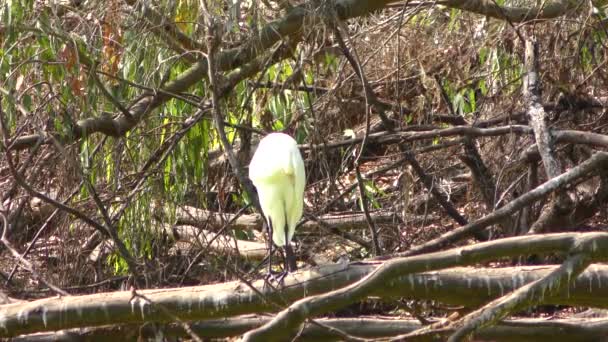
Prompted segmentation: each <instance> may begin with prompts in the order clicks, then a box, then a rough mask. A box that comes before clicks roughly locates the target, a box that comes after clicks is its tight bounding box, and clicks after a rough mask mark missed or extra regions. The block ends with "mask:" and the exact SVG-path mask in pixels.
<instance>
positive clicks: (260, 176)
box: [249, 133, 306, 247]
mask: <svg viewBox="0 0 608 342" xmlns="http://www.w3.org/2000/svg"><path fill="white" fill-rule="evenodd" d="M249 178H251V181H252V182H253V185H255V187H256V189H257V190H258V197H259V198H260V205H261V206H262V210H263V211H264V216H265V217H266V220H268V221H270V223H271V224H272V240H273V241H274V243H275V244H276V245H277V246H279V247H282V246H285V244H286V243H288V242H289V241H291V238H292V237H293V234H294V232H295V230H296V224H297V223H298V221H299V220H300V218H301V217H302V210H303V207H304V186H305V183H306V174H305V171H304V161H303V160H302V155H301V154H300V150H299V149H298V144H297V143H296V141H295V140H294V139H293V138H292V137H290V136H289V135H287V134H283V133H271V134H269V135H267V136H266V137H264V138H263V139H262V140H261V141H260V144H259V145H258V148H257V150H256V151H255V153H254V155H253V158H252V159H251V163H250V164H249ZM286 226H287V229H288V231H287V232H288V233H287V241H285V228H286Z"/></svg>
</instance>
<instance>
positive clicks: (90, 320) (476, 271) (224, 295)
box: [0, 233, 608, 337]
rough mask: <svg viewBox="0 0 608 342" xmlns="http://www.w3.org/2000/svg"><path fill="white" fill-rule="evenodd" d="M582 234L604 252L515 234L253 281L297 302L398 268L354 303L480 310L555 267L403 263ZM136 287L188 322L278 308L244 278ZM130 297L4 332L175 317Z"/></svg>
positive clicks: (54, 310) (6, 325)
mask: <svg viewBox="0 0 608 342" xmlns="http://www.w3.org/2000/svg"><path fill="white" fill-rule="evenodd" d="M579 238H582V239H597V240H596V242H597V248H598V252H600V251H601V252H603V250H602V249H601V247H602V243H603V242H604V241H608V240H607V239H608V234H601V233H585V234H580V233H568V234H548V235H539V236H530V237H515V238H508V239H503V240H496V241H492V242H485V243H482V244H479V245H478V246H472V247H470V248H460V249H454V250H451V251H447V252H440V253H434V254H432V255H428V258H425V257H427V256H418V257H414V258H406V259H401V260H399V259H398V260H395V261H391V262H386V263H384V264H380V263H362V262H355V263H352V264H350V265H348V264H344V265H339V264H337V265H327V266H322V267H317V268H313V269H309V270H302V271H300V272H297V273H295V274H294V275H293V276H289V277H287V278H286V280H285V286H284V288H282V289H281V290H280V291H275V290H273V289H271V288H269V287H268V286H264V282H263V281H256V282H254V283H253V286H254V287H255V289H256V291H259V292H260V293H261V294H262V295H263V296H264V297H265V298H267V299H268V300H269V301H278V300H285V301H287V302H293V301H295V300H297V299H300V298H304V297H306V296H311V295H313V296H314V295H317V294H320V293H326V292H328V291H331V290H335V289H340V288H342V287H344V286H347V285H349V284H353V282H355V281H358V280H359V279H361V278H363V277H365V276H366V275H367V276H368V277H369V275H370V274H377V273H378V271H381V270H382V269H386V268H387V267H391V268H393V271H394V272H395V273H398V274H396V277H394V278H392V280H390V281H383V282H381V284H380V285H379V286H372V287H369V288H368V289H369V293H366V294H362V295H361V297H358V298H355V299H353V301H356V300H359V299H361V298H363V297H365V296H367V295H371V296H376V297H381V298H384V299H388V300H390V299H393V298H399V297H406V298H410V299H422V300H436V301H440V302H442V303H444V304H447V305H454V306H464V307H478V306H479V305H483V304H485V303H487V302H488V301H489V300H492V299H495V298H497V297H501V296H503V295H504V294H506V293H509V292H510V291H513V290H516V289H518V288H520V287H522V286H524V285H526V284H529V283H532V282H534V281H537V280H539V279H542V278H543V277H545V276H547V275H548V274H550V273H551V272H553V271H554V270H555V269H556V266H535V267H532V266H530V267H510V268H486V269H483V268H462V267H459V268H452V269H445V270H440V271H434V272H426V273H409V272H406V271H405V267H406V266H404V265H407V264H410V265H413V264H417V265H418V266H417V267H414V266H412V267H410V268H409V270H411V271H412V272H415V271H416V269H417V270H422V271H424V270H425V269H427V267H425V264H426V263H427V262H428V265H429V267H433V266H434V265H437V263H442V265H441V267H443V266H445V267H449V266H450V264H449V263H448V264H446V263H445V262H442V261H441V260H442V259H443V260H445V261H447V260H452V261H453V262H452V264H474V263H476V262H477V261H479V260H482V259H483V258H486V259H490V258H499V257H501V256H507V255H523V254H528V253H541V254H545V253H547V254H549V253H554V252H558V251H565V250H568V249H569V247H570V246H572V245H575V244H576V243H577V242H578V241H580V239H579ZM604 250H605V249H604ZM425 260H426V261H425ZM399 263H400V264H401V265H399ZM412 263H413V264H412ZM391 265H392V266H391ZM399 268H401V270H399ZM607 281H608V266H604V265H591V266H590V267H589V268H588V269H587V270H586V271H585V272H583V273H582V274H581V275H580V276H579V277H578V278H575V279H574V278H573V279H572V282H571V283H570V285H569V287H568V288H567V289H564V290H562V291H561V292H559V293H558V294H557V295H555V296H553V297H549V296H545V297H544V299H543V302H544V303H551V304H562V305H580V306H592V307H598V308H608V302H606V301H604V300H602V298H608V286H605V284H606V282H607ZM338 291H342V290H338ZM137 292H138V293H140V294H142V295H145V296H146V298H148V299H149V301H150V302H153V303H156V304H158V305H162V306H163V307H165V308H167V310H170V312H171V313H172V314H173V315H175V316H177V317H179V318H180V319H181V320H183V321H191V320H202V319H214V318H221V317H233V316H236V315H242V314H250V313H258V312H263V311H274V310H276V308H275V306H274V305H271V304H270V303H269V302H268V301H265V300H264V299H263V298H262V297H260V296H257V295H256V294H255V292H254V291H253V290H252V289H251V288H249V287H248V286H246V285H245V284H243V283H240V282H229V283H224V284H216V285H204V286H196V287H183V288H174V289H154V290H138V291H137ZM329 294H331V293H329ZM131 298H132V293H131V291H121V292H111V293H99V294H93V295H85V296H70V297H60V298H58V297H55V298H47V299H41V300H36V301H32V302H26V303H17V304H9V305H1V306H0V317H2V320H0V337H11V336H16V335H19V334H26V333H33V332H43V331H53V330H60V329H69V328H76V327H93V326H103V325H113V324H130V323H137V324H141V323H143V322H160V323H162V322H165V323H168V322H172V321H173V319H172V317H168V316H166V315H164V314H163V313H162V312H159V311H158V310H154V309H153V306H151V305H149V304H147V303H146V302H144V301H132V302H130V300H131ZM312 298H314V297H312ZM296 304H297V303H296ZM193 329H194V327H193Z"/></svg>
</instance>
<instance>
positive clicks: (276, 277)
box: [264, 270, 289, 287]
mask: <svg viewBox="0 0 608 342" xmlns="http://www.w3.org/2000/svg"><path fill="white" fill-rule="evenodd" d="M287 274H289V272H288V271H286V270H285V271H282V272H270V273H268V274H267V275H266V277H265V278H264V282H265V283H266V284H268V285H270V286H271V287H272V283H275V284H277V285H279V286H280V287H283V284H284V283H283V282H284V281H285V277H286V276H287Z"/></svg>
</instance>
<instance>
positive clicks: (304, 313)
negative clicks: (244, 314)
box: [243, 233, 608, 341]
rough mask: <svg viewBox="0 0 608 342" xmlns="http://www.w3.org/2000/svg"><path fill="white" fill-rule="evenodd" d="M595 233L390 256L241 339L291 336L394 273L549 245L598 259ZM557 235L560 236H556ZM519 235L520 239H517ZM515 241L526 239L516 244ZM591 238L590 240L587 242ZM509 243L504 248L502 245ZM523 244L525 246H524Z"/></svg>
mask: <svg viewBox="0 0 608 342" xmlns="http://www.w3.org/2000/svg"><path fill="white" fill-rule="evenodd" d="M594 235H595V236H592V235H588V234H581V235H578V236H577V237H572V236H570V238H569V239H568V238H565V235H561V234H556V235H547V236H543V238H540V239H539V237H540V236H530V237H518V238H508V239H502V240H496V241H491V242H483V243H479V244H476V245H473V246H468V247H462V248H456V249H451V250H448V251H445V252H435V253H429V254H425V255H417V256H412V257H406V258H398V259H393V260H390V261H388V262H386V263H384V264H382V266H380V267H378V268H377V269H376V270H374V272H372V273H370V274H369V275H367V276H366V277H365V278H363V279H361V280H359V281H357V282H356V283H354V284H351V285H349V286H346V287H344V288H341V289H339V290H335V291H332V292H329V293H325V294H322V295H318V296H311V297H308V298H305V299H301V300H299V301H297V302H295V303H294V304H292V305H291V306H289V307H288V308H287V309H285V310H283V311H281V312H280V313H278V314H277V315H276V316H275V317H274V318H273V319H272V320H271V321H270V322H269V323H267V324H265V325H263V326H262V327H260V328H257V329H255V330H252V331H250V332H248V333H247V334H245V335H244V337H243V339H244V340H245V341H268V340H275V339H279V340H284V339H288V338H290V336H294V335H295V333H296V331H297V329H298V328H299V327H300V326H301V324H302V323H303V322H304V320H305V319H307V318H309V317H314V316H317V315H320V314H322V313H324V312H327V311H331V310H335V309H337V308H340V307H342V306H344V305H348V304H351V303H353V302H356V301H358V300H361V299H362V298H364V297H365V296H367V295H369V294H370V293H372V292H373V291H374V289H378V288H381V287H383V284H386V283H389V284H390V283H391V282H392V281H394V279H395V278H397V277H403V276H406V275H408V274H412V273H416V272H425V271H430V270H434V269H440V268H446V267H453V266H456V265H459V266H462V265H472V264H475V263H478V262H483V261H488V260H490V259H494V258H496V257H498V255H501V256H502V257H506V256H514V255H520V254H528V253H531V252H534V253H537V254H539V255H542V254H544V253H546V252H547V250H546V248H547V247H549V246H551V247H549V248H550V249H551V250H553V252H555V251H557V250H560V251H562V252H565V253H569V252H572V251H576V252H577V253H580V252H583V251H581V248H582V249H584V253H586V258H587V257H588V258H590V259H586V258H585V260H601V259H603V258H606V256H607V255H605V254H606V253H608V250H604V248H602V247H600V246H602V245H604V244H607V246H606V247H608V234H603V233H594ZM560 237H561V238H560ZM518 239H523V240H518ZM515 241H526V243H523V244H516V243H515ZM590 241H593V243H592V244H590V243H589V242H590ZM506 245H509V247H508V248H505V247H506ZM524 246H525V247H524Z"/></svg>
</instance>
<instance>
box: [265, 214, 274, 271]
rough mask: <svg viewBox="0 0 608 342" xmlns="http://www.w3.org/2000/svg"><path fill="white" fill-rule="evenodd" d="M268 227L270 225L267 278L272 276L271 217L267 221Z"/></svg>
mask: <svg viewBox="0 0 608 342" xmlns="http://www.w3.org/2000/svg"><path fill="white" fill-rule="evenodd" d="M266 227H268V274H267V275H266V280H268V279H269V278H272V277H273V276H272V222H271V221H270V219H269V220H268V222H267V223H266Z"/></svg>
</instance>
